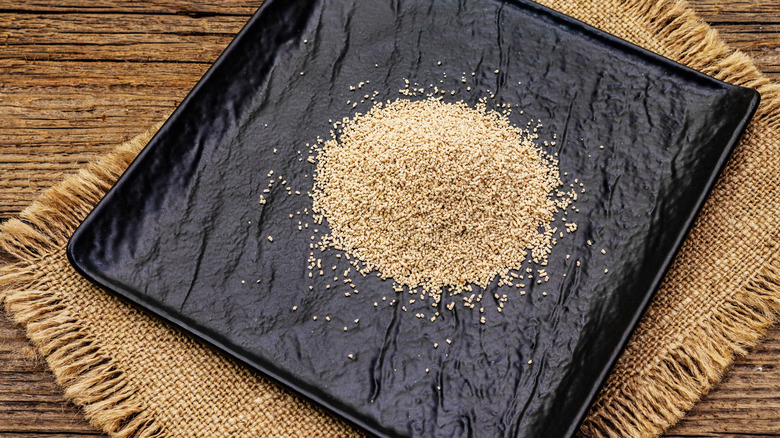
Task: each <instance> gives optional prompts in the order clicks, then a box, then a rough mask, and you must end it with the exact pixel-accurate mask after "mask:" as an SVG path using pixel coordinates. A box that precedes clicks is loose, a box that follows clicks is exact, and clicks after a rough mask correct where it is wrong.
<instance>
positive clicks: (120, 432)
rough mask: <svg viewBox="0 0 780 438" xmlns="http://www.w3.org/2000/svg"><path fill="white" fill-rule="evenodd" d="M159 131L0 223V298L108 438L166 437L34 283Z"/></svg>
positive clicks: (55, 301)
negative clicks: (2, 259) (0, 254)
mask: <svg viewBox="0 0 780 438" xmlns="http://www.w3.org/2000/svg"><path fill="white" fill-rule="evenodd" d="M157 128H158V127H155V128H153V129H151V130H149V131H147V132H146V133H145V134H142V135H141V136H139V137H136V138H134V139H133V140H131V141H129V142H127V143H125V144H124V145H122V146H121V147H119V148H118V149H117V150H116V151H115V152H113V153H111V154H109V155H107V156H106V157H105V158H103V159H101V160H99V161H98V162H96V163H93V164H91V165H89V166H87V168H85V169H83V170H81V171H80V172H78V173H77V174H75V175H73V176H70V177H68V178H66V179H65V180H64V181H63V182H62V183H60V184H58V185H57V186H55V187H52V188H51V189H49V190H47V191H46V192H45V193H44V194H43V195H41V196H40V197H39V198H38V199H37V200H36V201H35V202H34V203H33V204H31V205H30V206H29V207H28V208H26V209H25V210H24V211H23V212H22V213H21V215H20V217H19V219H12V220H10V221H8V222H6V223H4V224H3V225H2V226H0V250H2V251H4V252H5V253H6V254H8V255H9V256H10V257H11V258H12V261H11V264H9V265H6V266H3V267H2V268H0V301H2V302H4V304H5V308H6V310H7V311H8V313H9V314H10V315H11V316H12V318H13V319H14V320H15V321H16V322H18V323H20V324H22V325H23V326H24V327H25V328H26V329H27V336H28V337H29V338H30V340H31V341H32V342H33V343H34V344H35V346H36V347H37V349H38V351H39V352H41V354H43V356H44V357H45V358H46V361H47V363H48V364H49V367H50V368H51V370H52V371H53V372H54V375H55V377H56V378H57V383H58V384H59V385H60V386H62V387H63V388H64V389H65V397H66V398H67V399H69V400H71V401H72V402H74V403H75V404H76V405H78V406H81V407H82V409H83V411H84V414H85V415H86V417H87V419H89V421H90V422H91V423H92V424H93V425H95V426H96V427H98V428H100V429H101V430H103V431H105V432H107V433H108V434H109V435H111V436H114V437H139V438H155V437H162V436H165V433H164V431H163V429H162V427H160V426H159V425H158V424H156V420H155V418H153V417H152V416H151V415H150V414H149V413H148V412H147V411H146V410H145V409H144V403H143V400H141V399H140V398H139V397H138V393H137V391H135V390H134V389H133V388H132V385H131V383H130V382H129V381H128V380H127V379H126V378H125V376H124V374H123V373H122V371H121V370H120V369H118V368H117V367H116V364H115V363H114V362H113V360H112V359H111V358H110V356H107V355H105V354H103V353H102V352H101V351H100V348H99V347H98V346H97V344H96V343H95V342H94V340H93V339H92V338H91V337H90V336H89V334H87V333H85V332H84V327H83V326H82V324H80V323H79V322H78V321H77V320H76V319H75V318H73V317H72V316H71V315H70V314H69V312H68V309H67V307H66V306H65V305H64V304H63V303H62V299H61V297H60V296H58V294H57V292H56V291H54V290H52V288H51V287H50V285H44V284H41V283H42V282H43V281H44V279H45V278H46V276H47V275H50V274H51V272H50V269H49V266H50V263H49V262H48V259H49V258H50V257H52V255H54V254H59V255H60V257H61V254H62V251H64V247H65V245H66V244H67V241H68V238H69V236H70V235H71V233H72V232H73V230H75V229H76V227H77V226H78V224H79V223H80V222H81V221H82V220H83V218H84V217H86V215H87V213H89V211H90V210H91V209H92V207H93V206H94V205H95V203H97V201H98V200H99V199H100V198H101V197H102V196H103V195H104V194H105V192H106V191H107V190H108V188H109V187H110V186H111V184H112V183H113V182H114V181H116V179H117V178H118V177H119V175H120V174H121V173H122V172H123V171H124V169H125V168H126V167H127V165H128V164H129V163H130V162H131V161H132V160H133V158H135V156H136V155H137V154H138V152H139V151H140V150H141V148H142V147H143V146H144V145H145V144H146V143H147V142H148V141H149V139H150V138H151V137H152V135H153V134H154V132H156V130H157Z"/></svg>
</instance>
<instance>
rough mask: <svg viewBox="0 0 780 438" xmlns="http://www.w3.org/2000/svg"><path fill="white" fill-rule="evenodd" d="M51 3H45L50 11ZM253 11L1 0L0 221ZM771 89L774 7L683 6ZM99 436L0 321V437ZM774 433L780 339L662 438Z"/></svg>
mask: <svg viewBox="0 0 780 438" xmlns="http://www.w3.org/2000/svg"><path fill="white" fill-rule="evenodd" d="M50 3H51V4H56V6H51V4H50ZM259 4H260V0H250V1H248V2H239V1H236V0H222V1H205V0H200V1H199V0H151V1H147V2H136V1H133V0H91V1H85V0H60V1H58V2H43V1H37V0H0V167H2V169H3V170H2V173H0V221H3V220H5V219H8V218H10V217H13V216H15V215H16V214H17V213H19V211H21V210H22V209H23V208H24V207H25V206H26V205H27V204H28V203H30V202H31V201H32V200H33V199H34V198H35V197H36V196H37V195H38V194H39V193H40V192H41V191H42V190H44V189H45V188H47V187H49V186H51V185H52V184H54V183H55V182H57V181H58V180H59V179H60V178H62V176H63V175H66V174H68V173H70V172H73V171H75V170H77V169H78V168H79V167H81V166H82V165H83V164H84V163H86V162H87V161H89V160H91V159H93V158H95V157H97V156H100V155H101V154H103V153H105V152H107V151H109V150H110V149H111V148H112V147H114V146H115V145H116V144H118V143H120V142H122V141H124V140H127V139H130V138H131V137H133V136H135V135H136V134H139V133H141V132H142V131H144V130H145V129H146V128H147V127H148V126H150V125H152V124H153V123H155V122H157V121H159V120H162V119H163V118H164V116H165V115H166V114H168V113H170V112H171V111H172V110H173V109H174V108H175V107H176V105H177V104H178V103H179V102H180V101H181V99H182V98H184V96H185V95H186V93H187V92H188V91H189V90H190V88H192V86H193V85H194V84H195V82H196V81H197V80H198V79H199V78H200V77H201V75H202V74H203V73H204V72H205V71H206V69H207V68H208V66H209V65H210V64H211V63H212V62H213V61H214V60H215V59H216V57H217V56H218V55H219V53H220V52H221V51H222V50H223V48H224V47H225V46H226V45H227V44H228V43H229V42H230V40H231V39H232V38H233V36H234V35H235V34H236V32H237V31H238V30H239V29H240V28H241V26H242V25H243V24H244V22H246V20H247V19H248V18H249V16H250V15H251V14H252V13H253V12H254V10H255V9H256V8H257V6H258V5H259ZM691 7H693V8H694V9H695V10H697V11H698V12H699V13H700V14H701V16H702V17H703V18H704V19H705V20H707V21H709V22H710V23H712V25H713V26H714V27H715V28H717V29H718V30H720V32H721V36H722V37H723V39H725V40H726V41H727V42H729V43H730V44H731V45H732V46H734V47H736V48H739V49H741V50H743V51H745V52H747V53H749V54H750V55H752V56H753V57H754V58H755V59H756V62H757V64H758V65H759V67H760V68H762V69H763V71H764V72H765V73H766V74H768V75H769V76H770V77H772V78H773V79H775V80H780V1H779V0H731V1H729V0H693V1H691ZM44 434H45V436H47V437H52V438H53V437H65V436H79V437H97V436H103V435H102V434H100V433H99V432H98V431H97V430H96V429H94V428H93V427H91V426H90V425H89V424H88V423H87V422H86V421H85V420H84V419H83V417H82V416H81V414H80V412H79V410H78V408H76V407H74V406H73V405H71V404H69V403H67V402H65V401H64V399H63V395H62V390H61V389H60V388H59V387H58V386H57V385H56V384H55V383H54V378H53V376H52V374H51V372H50V371H49V370H48V368H47V366H46V364H45V362H44V361H42V359H41V358H39V357H38V356H37V355H36V353H35V351H34V349H33V348H32V347H31V345H30V344H29V343H28V341H27V339H26V338H25V335H24V331H23V330H22V329H21V328H20V327H18V326H16V325H14V324H13V323H12V322H11V321H10V320H9V319H8V317H7V316H5V315H2V314H0V437H33V436H41V435H44ZM724 434H725V435H732V436H733V435H741V436H747V435H750V436H780V329H777V328H776V329H774V330H770V332H769V333H768V335H767V337H766V339H765V340H764V342H762V343H761V344H760V345H759V346H758V347H756V348H755V349H754V350H753V351H752V352H751V353H750V354H749V355H748V356H747V357H745V358H743V359H741V360H738V361H737V362H736V363H734V365H733V366H732V368H731V370H730V371H729V372H728V374H727V375H726V377H725V379H724V380H723V382H722V383H721V385H720V387H719V388H718V389H716V390H715V391H713V392H712V393H711V394H710V395H709V396H707V397H706V398H705V400H703V401H702V402H701V403H699V404H698V405H697V406H696V408H695V409H694V410H693V412H691V413H690V414H689V415H688V416H687V417H686V419H685V420H683V421H682V422H681V423H680V424H679V425H678V426H677V427H676V428H674V429H673V430H672V431H670V432H669V434H668V436H675V437H682V436H687V437H692V436H697V437H698V436H722V435H724Z"/></svg>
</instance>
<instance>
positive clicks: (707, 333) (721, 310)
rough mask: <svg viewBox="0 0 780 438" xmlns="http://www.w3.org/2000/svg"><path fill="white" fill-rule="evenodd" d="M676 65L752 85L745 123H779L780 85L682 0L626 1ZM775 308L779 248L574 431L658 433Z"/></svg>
mask: <svg viewBox="0 0 780 438" xmlns="http://www.w3.org/2000/svg"><path fill="white" fill-rule="evenodd" d="M627 4H628V5H629V7H631V8H635V9H636V10H637V11H638V12H639V13H640V14H642V15H643V16H644V17H645V18H646V20H647V21H648V22H649V23H650V30H651V31H653V32H654V33H655V34H656V35H657V36H658V37H659V38H660V39H661V40H662V41H664V42H665V45H666V46H667V47H671V48H672V51H673V52H674V53H677V54H679V57H678V58H677V59H678V61H679V62H681V63H682V64H685V65H688V66H690V67H692V68H694V69H696V70H699V71H702V72H704V73H706V74H708V75H711V76H713V77H716V78H718V79H720V80H723V81H726V82H729V83H732V84H737V85H742V86H744V87H750V88H754V89H756V90H758V91H759V93H761V98H762V101H761V105H760V107H759V109H758V111H757V112H756V115H755V117H754V119H753V123H756V124H761V125H763V126H762V127H766V128H768V130H775V129H777V128H778V127H780V85H777V84H774V83H772V82H771V81H770V80H769V79H767V78H766V77H765V76H764V75H763V74H762V73H761V72H760V71H759V70H758V69H757V68H756V66H755V65H754V64H753V61H752V60H751V59H750V57H749V56H747V55H745V54H744V53H741V52H738V51H735V50H733V49H730V48H729V47H728V46H727V45H726V44H725V43H724V42H723V41H722V40H721V39H720V38H718V32H717V31H716V30H714V29H712V28H711V27H709V25H707V24H706V23H704V22H703V21H701V20H700V19H699V18H698V17H697V16H696V14H695V13H694V12H693V11H692V10H691V9H689V7H688V4H687V3H686V2H684V1H676V2H670V1H667V0H661V1H657V2H655V3H652V2H644V1H642V0H630V1H628V2H627ZM778 313H780V254H775V255H774V256H773V258H772V260H771V261H770V262H769V263H768V264H767V265H766V266H765V267H764V268H763V270H762V271H761V272H759V273H758V274H757V275H756V276H755V277H754V278H753V279H751V280H750V281H749V282H748V283H747V284H746V285H745V286H744V288H743V289H742V290H738V291H735V292H734V294H733V295H732V296H731V297H730V298H729V299H728V300H726V301H724V302H723V303H722V304H721V305H720V306H719V307H718V309H717V310H716V312H714V313H713V314H711V315H709V317H708V318H707V319H706V320H702V321H699V330H693V331H692V332H691V333H690V336H688V337H687V338H686V339H685V341H683V342H681V343H679V344H677V345H672V346H670V347H669V350H668V354H667V355H666V356H664V357H663V358H662V360H661V361H660V362H659V363H657V364H656V365H655V366H653V367H652V368H651V369H650V370H648V371H647V372H645V373H644V374H643V375H642V376H641V377H640V378H639V379H634V380H632V382H631V384H629V385H626V386H623V387H620V388H618V389H617V390H616V391H615V392H614V393H611V394H609V395H606V394H602V397H601V398H600V400H599V401H598V403H597V405H596V406H594V408H593V409H592V410H591V413H590V414H589V415H588V417H587V418H586V420H585V422H584V423H583V425H582V428H581V429H580V432H579V435H580V436H594V437H595V436H607V437H615V438H620V437H634V436H658V435H660V434H662V433H663V432H664V431H666V430H667V429H668V428H670V427H671V426H673V425H674V424H675V423H677V421H679V420H680V419H681V418H682V417H683V415H685V413H686V412H687V411H689V410H690V409H691V408H692V407H693V405H694V404H695V403H696V402H697V401H699V400H700V399H701V397H702V396H703V395H704V394H706V393H707V392H709V391H710V389H712V387H713V386H714V385H715V384H716V383H718V382H719V381H720V379H721V378H722V376H723V374H724V373H725V371H726V370H727V368H728V366H729V365H730V364H731V362H732V361H733V360H734V359H735V358H736V357H737V356H741V355H745V354H746V353H747V350H748V349H749V348H751V347H753V346H755V344H756V343H757V342H758V341H759V339H760V338H761V337H762V336H763V335H764V333H765V331H766V329H767V327H768V326H770V325H771V324H772V323H773V322H774V321H775V320H776V318H777V314H778Z"/></svg>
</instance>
